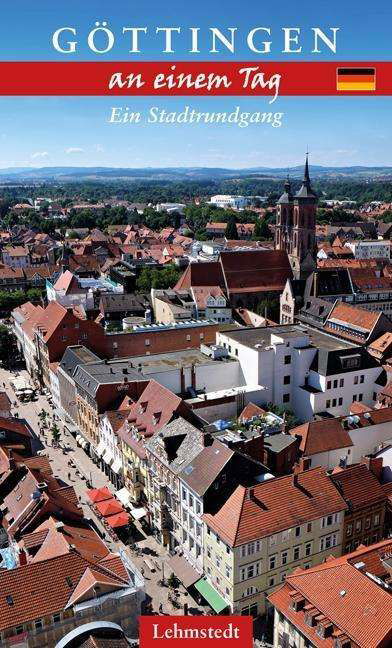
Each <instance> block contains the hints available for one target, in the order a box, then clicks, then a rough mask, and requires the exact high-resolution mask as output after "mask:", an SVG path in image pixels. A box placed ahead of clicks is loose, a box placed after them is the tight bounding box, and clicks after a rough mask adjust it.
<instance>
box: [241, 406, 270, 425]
mask: <svg viewBox="0 0 392 648" xmlns="http://www.w3.org/2000/svg"><path fill="white" fill-rule="evenodd" d="M266 413H267V412H266V411H265V410H263V409H262V408H261V407H259V406H258V405H255V404H254V403H248V404H247V405H245V407H244V409H243V410H242V412H241V414H240V415H239V417H238V418H239V420H240V421H249V419H251V418H253V417H254V416H264V414H266Z"/></svg>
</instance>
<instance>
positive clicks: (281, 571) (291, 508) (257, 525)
mask: <svg viewBox="0 0 392 648" xmlns="http://www.w3.org/2000/svg"><path fill="white" fill-rule="evenodd" d="M346 508H347V506H346V503H345V501H344V499H343V498H342V496H341V495H340V493H339V491H338V490H337V489H336V487H335V486H334V485H333V483H332V481H331V480H330V478H329V477H328V475H326V473H325V471H324V470H323V469H322V468H315V469H313V470H308V471H306V472H303V473H299V474H298V475H288V476H285V477H279V478H275V479H269V480H267V481H264V482H262V483H260V484H258V485H257V486H254V487H252V488H245V487H243V486H238V487H237V488H236V490H235V491H234V492H233V493H232V495H231V496H230V497H229V498H228V499H227V501H226V502H225V503H224V504H223V505H222V506H221V508H220V509H219V510H218V512H217V513H216V514H214V515H212V514H205V515H204V516H203V520H204V573H205V578H206V579H207V581H208V582H209V584H210V585H211V586H212V587H214V588H215V589H216V590H217V592H218V593H219V594H220V595H221V596H222V597H223V598H224V600H225V601H226V602H227V603H228V605H229V606H230V608H231V610H232V612H233V613H239V614H250V615H252V616H257V615H259V614H264V613H265V611H266V596H268V595H269V594H270V593H271V591H273V589H274V588H275V587H276V586H277V585H278V584H280V583H282V582H283V581H284V579H285V577H286V575H287V574H288V573H289V572H290V571H292V570H293V569H294V568H295V567H298V566H301V567H304V568H309V567H312V566H314V565H317V564H319V563H321V562H323V561H324V560H325V558H327V557H328V556H329V555H331V554H333V555H335V556H339V555H341V545H342V530H343V520H344V511H345V509H346Z"/></svg>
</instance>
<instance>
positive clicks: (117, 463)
mask: <svg viewBox="0 0 392 648" xmlns="http://www.w3.org/2000/svg"><path fill="white" fill-rule="evenodd" d="M121 468H122V461H121V459H115V460H114V461H113V465H112V470H113V472H115V473H116V475H118V473H119V472H120V471H121Z"/></svg>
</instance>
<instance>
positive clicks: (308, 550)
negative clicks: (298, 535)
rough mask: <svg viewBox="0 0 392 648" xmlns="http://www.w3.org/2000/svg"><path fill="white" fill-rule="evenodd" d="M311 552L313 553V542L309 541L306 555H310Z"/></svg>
mask: <svg viewBox="0 0 392 648" xmlns="http://www.w3.org/2000/svg"><path fill="white" fill-rule="evenodd" d="M311 553H312V543H311V542H307V543H306V545H305V556H310V554H311Z"/></svg>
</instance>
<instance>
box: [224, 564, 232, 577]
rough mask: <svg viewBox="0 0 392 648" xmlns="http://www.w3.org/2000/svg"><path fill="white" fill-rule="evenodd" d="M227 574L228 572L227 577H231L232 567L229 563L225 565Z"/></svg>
mask: <svg viewBox="0 0 392 648" xmlns="http://www.w3.org/2000/svg"><path fill="white" fill-rule="evenodd" d="M225 574H226V578H230V575H231V569H230V567H229V565H225Z"/></svg>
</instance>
